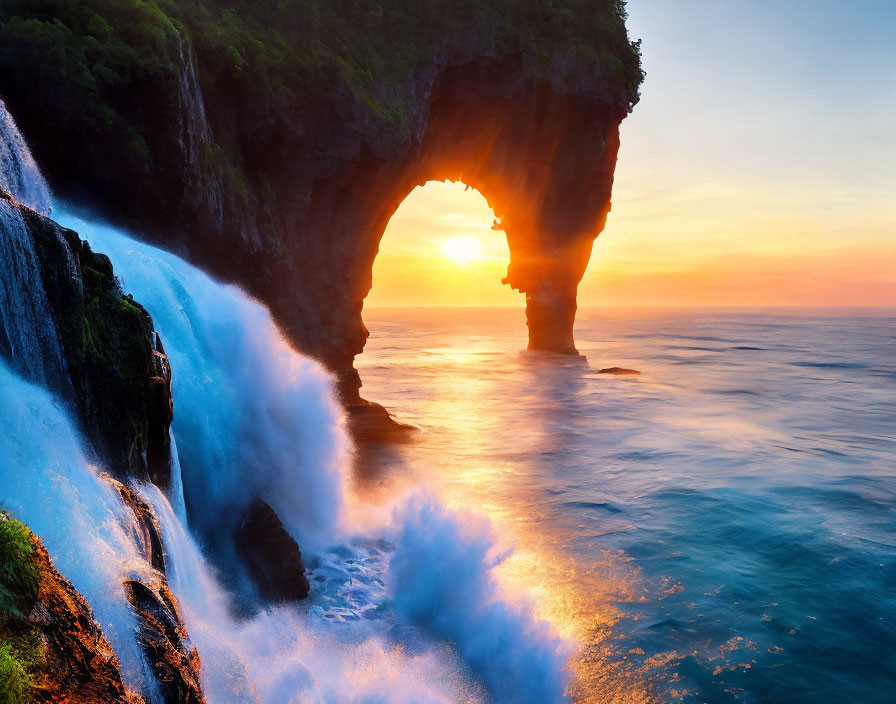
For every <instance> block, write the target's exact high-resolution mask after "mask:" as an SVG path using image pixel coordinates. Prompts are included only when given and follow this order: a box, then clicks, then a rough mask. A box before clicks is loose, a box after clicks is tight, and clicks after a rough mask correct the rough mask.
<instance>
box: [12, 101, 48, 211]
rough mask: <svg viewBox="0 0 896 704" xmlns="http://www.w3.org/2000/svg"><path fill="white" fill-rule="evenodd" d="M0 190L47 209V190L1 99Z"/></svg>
mask: <svg viewBox="0 0 896 704" xmlns="http://www.w3.org/2000/svg"><path fill="white" fill-rule="evenodd" d="M0 191H6V192H7V193H9V194H10V195H11V196H12V197H13V198H15V199H16V201H18V202H19V203H21V204H22V205H27V206H28V207H29V208H31V209H32V210H36V211H37V212H39V213H44V214H46V213H49V212H50V209H51V207H50V189H49V187H48V186H47V182H46V181H45V180H44V178H43V176H41V173H40V169H38V168H37V162H35V161H34V157H33V156H31V150H30V149H28V145H27V144H26V143H25V139H24V137H22V133H21V132H19V128H18V127H17V126H16V123H15V121H14V120H13V119H12V115H10V114H9V111H8V110H7V109H6V104H5V103H4V102H3V101H2V100H0Z"/></svg>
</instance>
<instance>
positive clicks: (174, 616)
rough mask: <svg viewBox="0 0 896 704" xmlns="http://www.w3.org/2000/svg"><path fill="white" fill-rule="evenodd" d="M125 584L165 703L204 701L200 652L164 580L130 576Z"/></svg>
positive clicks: (180, 703)
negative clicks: (190, 636) (191, 640)
mask: <svg viewBox="0 0 896 704" xmlns="http://www.w3.org/2000/svg"><path fill="white" fill-rule="evenodd" d="M124 586H125V589H126V590H127V593H128V598H129V599H130V601H131V604H132V606H133V607H134V610H135V611H136V612H137V617H138V618H139V620H140V644H141V646H142V647H143V652H144V654H145V655H146V659H147V660H148V661H149V664H150V667H151V668H152V672H153V674H154V675H155V678H156V681H157V682H158V687H159V692H160V693H161V695H162V699H163V701H164V702H165V704H204V702H205V699H204V698H203V696H202V687H201V685H200V683H199V667H200V662H199V653H198V652H197V650H196V648H195V647H194V646H193V645H192V643H190V639H189V636H188V635H187V629H186V628H185V627H184V625H183V619H182V618H181V616H180V611H179V609H178V605H177V600H176V599H175V598H174V595H173V594H172V593H171V589H169V587H168V583H167V581H165V580H164V579H161V578H160V579H154V580H147V581H139V580H136V579H129V580H127V581H125V583H124Z"/></svg>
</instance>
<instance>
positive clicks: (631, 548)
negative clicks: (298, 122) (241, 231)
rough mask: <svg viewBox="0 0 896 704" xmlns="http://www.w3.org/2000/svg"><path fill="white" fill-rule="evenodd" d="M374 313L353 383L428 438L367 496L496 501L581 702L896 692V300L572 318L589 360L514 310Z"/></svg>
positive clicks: (366, 453)
mask: <svg viewBox="0 0 896 704" xmlns="http://www.w3.org/2000/svg"><path fill="white" fill-rule="evenodd" d="M364 318H365V322H366V324H367V326H368V328H369V329H370V331H371V337H370V340H369V341H368V344H367V347H366V349H365V351H364V353H363V355H361V356H360V357H359V358H358V360H357V366H358V369H359V371H360V373H361V377H362V379H363V381H364V388H363V389H362V394H363V395H364V396H365V397H366V398H370V399H373V400H376V401H378V402H380V403H383V404H384V405H385V406H386V407H387V408H389V409H390V410H391V411H392V412H393V413H394V415H395V416H396V417H397V418H398V419H399V420H401V421H404V422H408V423H412V424H414V425H416V426H418V427H419V428H420V431H419V432H417V433H415V437H414V440H413V441H412V442H409V443H407V444H403V445H392V446H388V445H369V446H366V447H362V448H360V449H359V450H358V453H357V456H356V460H355V471H354V483H355V487H356V491H358V492H359V493H360V494H361V495H362V496H364V497H365V498H366V500H368V501H372V502H374V503H377V502H385V501H387V500H390V499H392V498H394V496H396V495H398V494H400V493H401V492H404V491H407V490H409V489H410V488H411V487H413V486H417V485H426V486H428V487H429V488H430V490H431V491H434V492H436V493H438V494H439V495H440V497H442V499H443V500H444V501H446V502H448V503H449V504H451V505H454V506H458V507H463V508H472V509H474V510H476V511H482V512H484V513H485V514H486V515H488V516H489V517H490V518H491V520H492V521H493V522H494V524H495V526H496V527H497V528H496V530H497V532H498V533H499V534H500V536H501V539H502V541H503V544H505V545H507V546H511V547H513V548H514V550H515V552H514V554H513V556H512V557H511V558H510V559H509V560H507V561H506V562H505V563H504V564H503V565H502V567H501V568H500V569H501V571H502V572H503V573H504V575H505V577H506V582H507V583H508V584H510V585H512V584H515V583H519V584H521V585H523V586H524V587H525V588H526V589H527V590H529V591H531V592H533V593H534V594H536V599H537V601H538V604H539V611H540V613H541V614H542V615H544V616H546V617H548V618H550V619H551V620H552V621H553V622H554V623H555V624H557V625H559V627H560V628H561V629H562V630H563V632H564V634H566V635H570V636H572V637H575V638H576V639H577V640H578V641H579V642H580V643H581V644H582V646H583V648H582V650H581V651H580V654H579V656H578V657H577V663H576V665H575V670H576V679H575V683H574V685H573V699H574V701H580V702H648V701H663V702H666V701H668V702H710V703H715V702H719V703H722V702H750V703H753V702H757V703H758V702H775V703H778V704H786V703H789V702H794V703H796V702H828V703H831V702H857V701H861V702H863V703H865V704H871V703H872V702H873V703H877V702H880V703H881V704H883V703H884V702H894V701H896V636H894V630H893V622H894V619H896V310H894V309H765V310H752V309H718V308H717V309H712V308H707V309H664V310H644V309H636V310H621V309H582V310H580V311H579V315H578V320H577V326H576V341H577V344H578V347H579V350H580V352H581V353H582V355H583V357H581V358H568V357H562V356H555V355H551V354H544V353H534V352H528V351H525V349H524V348H525V343H526V328H525V319H524V315H523V312H522V311H521V310H509V309H475V308H474V309H439V308H429V309H386V308H383V309H374V310H367V311H365V314H364ZM610 367H622V368H628V369H634V370H638V371H640V374H637V375H634V374H631V375H613V374H606V373H600V370H601V369H604V368H610Z"/></svg>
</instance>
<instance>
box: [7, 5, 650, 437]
mask: <svg viewBox="0 0 896 704" xmlns="http://www.w3.org/2000/svg"><path fill="white" fill-rule="evenodd" d="M196 4H197V5H199V6H202V7H205V8H206V10H207V11H206V12H205V14H202V13H198V14H196V15H189V16H188V15H183V16H181V17H179V18H178V19H179V20H181V22H180V23H176V22H175V23H169V24H167V25H164V26H162V25H160V26H159V28H158V31H157V32H156V35H157V36H161V37H165V36H167V37H168V38H167V39H165V41H164V42H163V44H162V46H160V47H157V48H156V49H155V51H157V53H159V54H160V55H162V56H165V57H166V58H167V60H168V63H167V66H168V68H166V71H167V70H168V69H169V68H170V70H172V71H173V72H174V76H173V77H172V78H170V79H165V78H164V76H162V75H160V76H159V77H152V78H146V79H144V80H143V81H142V82H141V83H140V85H138V86H135V87H133V88H132V89H131V90H130V92H129V93H127V95H121V94H120V93H119V92H116V90H118V91H120V89H119V88H117V87H118V86H119V85H124V83H122V81H125V80H126V79H125V78H122V79H121V80H120V81H119V83H117V84H115V87H114V88H113V87H110V88H109V90H108V92H107V94H98V97H95V99H96V100H99V101H101V106H102V107H104V108H106V107H108V108H109V110H110V111H112V112H113V113H114V114H116V115H118V116H120V117H121V120H122V121H125V120H127V121H128V122H127V125H128V127H127V129H130V130H132V131H133V132H134V133H136V134H137V135H139V138H140V139H141V140H142V142H141V144H142V145H143V146H144V147H145V149H144V148H142V147H141V150H140V151H139V153H138V154H136V156H135V155H134V154H130V153H129V147H128V145H129V144H131V142H126V141H125V140H124V139H123V138H122V137H120V134H124V128H122V130H121V131H119V132H115V131H114V130H111V129H110V130H108V133H103V134H104V135H105V136H104V137H102V139H105V140H107V141H109V142H110V143H112V144H114V146H115V148H112V149H105V150H103V149H101V148H100V146H99V145H96V144H82V143H80V142H81V141H83V140H77V139H69V140H66V139H59V138H58V134H60V130H63V131H64V130H65V129H72V128H71V127H70V125H69V124H68V123H63V122H62V120H63V117H62V115H63V114H64V113H60V114H58V115H57V114H56V113H54V112H53V111H46V110H44V109H43V105H44V104H45V103H46V101H45V100H43V99H42V97H41V96H42V95H43V93H42V91H43V92H45V91H46V90H48V89H47V88H46V86H45V84H42V83H38V82H35V81H30V82H29V81H28V80H27V78H26V77H23V76H21V75H13V72H11V73H10V75H9V76H6V77H2V76H0V90H6V91H7V93H8V101H9V102H10V104H13V103H14V107H16V113H17V115H19V116H20V117H19V119H20V122H23V123H24V124H25V125H26V127H27V128H28V129H26V130H25V131H26V133H27V134H28V136H29V139H30V140H31V142H32V145H33V146H34V147H35V149H36V152H37V155H38V158H39V160H40V161H41V163H42V164H43V166H44V167H45V169H46V171H47V172H48V174H49V175H50V180H51V183H52V185H53V187H54V188H55V189H56V190H57V191H59V192H60V193H62V194H64V195H66V196H68V197H72V198H78V199H81V200H82V201H83V200H86V201H88V202H90V203H92V204H93V205H95V206H96V207H98V208H99V209H100V210H101V211H102V212H103V213H104V214H105V215H107V216H108V217H110V218H112V219H114V220H116V221H117V222H119V223H122V224H124V225H127V226H130V227H132V228H133V229H135V230H136V231H138V232H141V233H143V235H144V236H146V237H148V238H150V239H152V240H154V241H155V242H158V243H160V244H161V245H163V246H165V247H167V248H169V249H172V250H174V251H176V252H178V253H179V254H181V255H185V256H186V257H188V258H189V259H191V260H192V261H193V262H195V263H198V264H199V265H201V266H202V267H204V268H206V269H208V270H210V271H212V272H213V273H214V274H215V275H216V276H218V277H220V278H223V279H226V280H229V281H233V282H237V283H239V284H240V285H241V286H243V287H244V288H246V289H247V290H248V291H249V292H250V293H252V294H253V295H255V296H256V297H258V298H260V299H262V300H263V301H264V302H265V303H266V304H267V305H268V306H269V307H270V308H271V310H272V311H273V313H274V315H275V317H276V318H277V320H278V322H279V323H280V325H281V327H282V328H283V329H284V331H285V332H286V334H287V335H288V337H289V338H290V339H291V340H292V342H293V343H294V344H295V345H296V347H297V348H298V349H299V350H301V351H302V352H305V353H307V354H309V355H311V356H313V357H316V358H317V359H319V360H320V361H322V362H323V363H324V364H325V365H326V366H327V367H328V368H329V369H331V370H332V371H333V372H335V373H336V375H337V378H338V380H339V388H340V391H341V393H342V396H343V399H344V401H345V402H346V405H347V406H348V407H349V408H350V409H351V410H352V411H353V413H355V411H357V413H355V415H358V417H359V418H362V420H360V421H359V424H360V425H365V424H369V423H367V421H369V420H370V418H371V417H372V416H371V415H370V413H369V408H368V407H366V406H365V404H363V403H362V402H361V398H360V391H359V390H360V386H361V382H360V379H359V377H358V375H357V373H356V372H355V370H354V368H353V360H354V357H355V355H357V354H358V353H360V352H361V350H362V349H363V347H364V344H365V341H366V338H367V330H366V328H365V327H364V324H363V322H362V319H361V310H362V306H363V302H364V298H365V296H366V295H367V293H368V291H369V289H370V286H371V272H372V266H373V261H374V258H375V257H376V253H377V250H378V247H379V241H380V238H381V237H382V234H383V232H384V230H385V227H386V224H387V223H388V221H389V219H390V217H391V216H392V214H393V213H394V212H395V210H396V208H397V207H398V205H399V204H400V203H401V201H402V200H403V199H404V198H405V197H406V196H407V195H408V193H410V191H411V190H413V188H414V187H415V186H417V185H418V184H422V183H425V182H426V181H428V180H433V179H462V180H463V181H464V182H465V183H467V184H468V185H470V186H473V187H475V188H477V189H478V190H480V191H481V192H482V193H483V195H484V196H485V197H486V199H487V200H488V201H489V203H490V204H491V206H492V207H493V208H494V210H495V213H496V214H497V215H498V216H499V218H500V223H501V228H503V230H504V233H505V235H506V237H507V241H508V244H509V248H510V263H509V266H508V271H507V276H506V279H505V282H506V283H507V284H508V285H510V286H512V287H514V288H516V289H518V290H520V291H522V292H524V293H525V294H526V309H527V321H528V326H529V346H530V347H531V348H533V349H544V350H552V351H556V352H565V353H574V352H575V343H574V340H573V335H572V328H573V322H574V319H575V312H576V290H577V285H578V282H579V280H580V279H581V277H582V275H583V272H584V270H585V267H586V265H587V262H588V259H589V256H590V253H591V247H592V243H593V240H594V238H595V237H596V236H597V235H598V234H599V233H600V231H601V230H602V229H603V226H604V223H605V220H606V217H607V213H608V211H609V209H610V197H611V189H612V183H613V173H614V168H615V162H616V155H617V150H618V147H619V124H620V122H621V121H622V119H623V118H624V117H625V116H626V115H627V114H628V112H629V111H630V110H631V108H632V106H633V105H634V103H636V102H637V100H638V84H639V82H640V77H641V73H640V67H639V63H638V61H639V60H638V50H637V45H632V44H630V42H629V41H628V37H627V36H626V30H625V26H624V21H623V17H624V15H623V14H622V11H621V4H619V3H616V2H614V1H613V0H591V1H589V2H584V3H578V2H576V3H573V2H570V3H566V4H564V3H552V4H550V7H546V6H545V7H542V5H541V4H538V3H525V2H523V3H498V2H493V1H492V0H475V1H471V2H469V3H459V4H451V5H450V6H448V7H445V8H442V6H438V10H437V11H433V7H435V6H433V7H430V6H429V5H427V4H425V3H424V4H422V5H421V4H419V3H405V2H400V3H395V4H393V6H392V7H391V8H390V11H389V12H388V13H385V12H384V11H383V10H382V8H380V7H379V5H376V4H373V5H371V6H370V7H368V6H367V4H361V5H358V6H357V7H354V6H352V7H348V6H346V7H340V8H339V10H338V11H334V10H333V9H332V8H330V7H329V6H330V3H317V2H309V3H303V4H302V6H301V7H299V6H296V5H294V4H293V5H289V7H288V8H285V6H282V5H281V6H277V7H274V6H273V5H271V4H260V3H246V2H234V3H228V4H227V5H226V7H227V8H228V9H227V12H229V13H231V14H230V15H228V18H229V19H227V18H222V19H221V20H215V19H214V18H215V17H217V15H216V14H215V13H217V12H218V11H219V4H218V3H216V2H214V1H213V0H205V1H204V2H199V3H196ZM19 5H20V6H21V7H19V9H18V12H19V13H23V12H24V10H23V7H24V8H26V9H28V10H29V12H33V14H34V16H35V19H36V20H41V21H44V22H47V23H49V22H50V21H51V20H52V21H58V20H53V19H52V17H53V16H52V15H48V14H47V11H46V9H45V8H44V6H43V5H42V4H39V3H29V2H27V1H26V0H20V2H19ZM221 7H223V6H221ZM166 11H168V10H166ZM60 12H61V10H60ZM170 12H176V9H172V10H170ZM303 13H307V17H306V16H305V14H303ZM26 14H27V13H26ZM58 14H59V13H57V16H58ZM44 15H46V17H44ZM234 17H239V18H240V20H241V21H243V22H244V24H242V25H239V26H240V27H242V28H246V29H245V31H246V32H251V31H255V30H257V33H256V35H253V36H254V38H253V40H252V41H254V42H255V43H254V44H253V43H252V41H246V42H243V35H242V34H238V33H233V35H232V36H231V35H227V36H228V42H230V43H229V44H228V42H224V44H223V45H222V46H223V47H224V48H226V50H227V52H226V53H225V52H224V50H223V49H222V48H221V47H219V46H218V45H216V44H212V45H207V44H206V43H204V42H205V40H204V37H207V36H212V37H214V36H218V35H217V34H216V32H218V33H219V34H220V33H226V32H233V29H232V28H233V27H234V26H236V25H233V24H232V21H233V18H234ZM197 18H198V19H197ZM202 18H205V19H204V20H203V19H202ZM109 21H110V22H114V18H112V19H110V20H109ZM202 22H206V24H202ZM207 22H212V26H213V28H214V30H215V31H209V30H208V27H209V25H208V24H207ZM215 22H217V24H215ZM200 25H201V26H200ZM72 26H74V23H72ZM253 28H254V29H253ZM28 31H30V30H28ZM28 31H26V28H25V25H24V24H21V23H17V22H16V21H14V18H11V19H10V20H9V21H8V22H7V24H6V27H5V29H4V32H5V36H6V37H7V40H8V42H9V49H8V50H7V53H9V57H10V58H9V60H10V61H12V60H13V58H12V57H13V56H16V57H17V56H19V55H23V54H25V53H27V52H28V51H30V49H31V47H32V46H33V45H35V41H36V40H34V39H33V38H32V37H31V35H30V34H29V33H28ZM129 31H130V30H128V29H127V28H125V27H123V28H121V30H120V31H119V34H118V36H119V37H121V38H123V40H127V38H128V36H129V35H128V32H129ZM190 32H193V35H192V42H187V41H186V35H188V34H190ZM256 39H257V41H256ZM85 42H86V39H85ZM241 42H242V43H241ZM265 42H267V43H268V44H265ZM191 43H192V44H193V45H194V46H195V51H192V52H191V51H190V50H185V48H184V47H185V46H187V47H188V46H189V45H190V44H191ZM85 46H87V44H86V43H85ZM90 46H93V44H90ZM253 47H255V48H254V49H253ZM259 47H260V48H259ZM256 49H257V52H256ZM11 52H12V53H11ZM14 52H17V53H14ZM29 55H30V54H29ZM137 55H138V56H142V54H140V53H139V52H138V53H137ZM0 60H3V52H2V51H0ZM35 61H37V62H38V63H39V64H40V68H41V70H42V71H45V72H46V73H48V74H52V75H55V72H56V69H55V66H54V65H53V64H50V63H47V62H45V63H41V62H40V61H38V60H37V59H35ZM47 61H48V62H49V61H50V59H48V60H47ZM234 62H235V63H234ZM162 63H163V64H164V63H165V62H164V60H163V62H162ZM16 65H17V66H18V65H19V64H18V63H17V64H16ZM303 67H304V68H303ZM88 69H89V67H88V68H87V69H85V70H88ZM147 70H148V69H147ZM197 76H198V80H197ZM94 78H95V79H96V80H97V81H98V82H101V79H102V78H103V76H94ZM131 80H134V79H131ZM79 99H80V98H79V97H78V96H74V97H73V98H72V101H77V100H79ZM102 101H106V102H105V103H103V102H102ZM87 107H93V106H87ZM71 124H75V123H74V122H72V123H71ZM98 139H99V138H98ZM87 141H88V142H90V141H91V140H87ZM132 141H133V140H132ZM197 145H198V146H197ZM138 157H139V158H138ZM200 157H201V158H200ZM162 204H164V207H162Z"/></svg>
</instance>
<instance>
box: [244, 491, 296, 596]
mask: <svg viewBox="0 0 896 704" xmlns="http://www.w3.org/2000/svg"><path fill="white" fill-rule="evenodd" d="M235 542H236V546H237V550H239V552H240V555H241V556H242V557H243V559H244V560H245V562H246V565H247V566H248V568H249V574H250V576H251V577H252V579H253V580H254V582H255V585H256V586H257V588H258V591H259V593H260V594H261V596H262V597H263V598H264V599H266V600H268V601H271V602H274V603H277V602H286V601H297V600H299V599H304V598H305V597H306V596H308V592H309V591H310V585H309V584H308V578H307V577H306V576H305V565H304V563H303V562H302V553H301V551H300V550H299V546H298V545H297V544H296V541H295V540H293V538H292V536H291V535H290V534H289V533H287V532H286V529H285V528H284V527H283V524H282V523H281V522H280V519H279V518H278V517H277V513H276V512H275V511H274V509H272V508H271V507H270V506H269V505H268V504H267V503H265V502H264V501H262V500H261V499H255V500H254V501H253V502H252V504H251V505H250V506H249V509H248V511H247V512H246V516H245V518H244V519H243V522H242V524H241V526H240V528H239V530H238V532H237V534H236V536H235Z"/></svg>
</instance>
